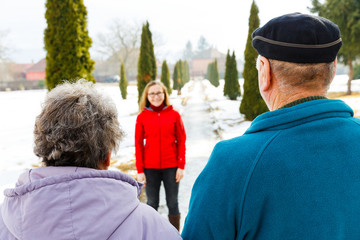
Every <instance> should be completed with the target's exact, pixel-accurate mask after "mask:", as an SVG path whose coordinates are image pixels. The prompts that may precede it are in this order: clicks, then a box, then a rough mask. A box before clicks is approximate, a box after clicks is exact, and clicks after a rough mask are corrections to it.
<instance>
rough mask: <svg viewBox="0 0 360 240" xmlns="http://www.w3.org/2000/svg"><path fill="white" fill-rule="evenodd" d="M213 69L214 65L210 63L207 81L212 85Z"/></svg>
mask: <svg viewBox="0 0 360 240" xmlns="http://www.w3.org/2000/svg"><path fill="white" fill-rule="evenodd" d="M212 68H213V63H212V62H211V63H209V64H208V66H207V71H206V76H205V77H206V79H207V80H209V82H210V83H211V84H212V82H211V79H212V76H211V74H212V73H213V71H212Z"/></svg>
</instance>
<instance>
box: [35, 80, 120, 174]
mask: <svg viewBox="0 0 360 240" xmlns="http://www.w3.org/2000/svg"><path fill="white" fill-rule="evenodd" d="M123 135H124V133H123V131H122V130H121V128H120V126H119V122H118V119H117V110H116V106H115V104H114V102H113V101H112V100H111V99H110V98H109V97H107V96H104V95H102V94H100V93H99V92H98V91H97V90H96V89H95V87H94V84H93V83H91V82H87V81H86V80H85V79H81V80H79V81H77V82H76V83H68V82H66V83H64V84H61V85H58V86H57V87H56V88H54V89H53V90H52V91H50V92H49V93H48V94H47V96H46V99H45V102H44V103H43V105H42V111H41V113H40V115H39V116H37V118H36V121H35V129H34V137H35V140H34V141H35V147H34V153H35V154H36V155H37V156H38V157H40V158H42V161H43V163H44V164H45V165H46V166H78V167H88V168H95V169H97V168H98V166H99V163H102V162H103V161H104V160H105V159H106V156H107V154H108V153H109V151H112V150H114V151H116V150H117V149H118V146H119V143H120V140H121V139H122V137H123Z"/></svg>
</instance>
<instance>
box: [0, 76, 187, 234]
mask: <svg viewBox="0 0 360 240" xmlns="http://www.w3.org/2000/svg"><path fill="white" fill-rule="evenodd" d="M34 135H35V147H34V152H35V154H36V155H37V156H39V157H40V158H41V159H42V162H43V164H44V165H45V167H42V168H37V169H31V170H28V171H26V172H25V173H24V174H22V175H21V176H20V177H19V180H18V182H17V184H16V187H15V188H13V189H7V190H5V200H4V203H3V205H2V206H1V216H0V239H37V240H41V239H67V240H69V239H87V240H88V239H94V240H95V239H96V240H99V239H181V237H180V236H179V233H178V232H177V231H176V229H175V228H174V227H172V226H171V225H170V224H169V222H168V221H167V220H166V219H164V218H162V217H161V216H160V215H159V214H158V213H157V212H156V211H155V210H154V209H152V208H151V207H149V206H147V205H146V204H143V203H140V202H139V200H138V196H139V193H140V192H141V186H140V185H139V183H138V182H136V181H135V180H134V179H133V178H131V177H130V176H128V175H126V174H123V173H120V172H117V171H107V168H108V167H109V165H110V156H111V152H112V151H113V150H116V149H117V148H118V145H119V141H120V140H121V138H122V136H123V131H122V130H121V129H120V128H119V122H118V120H117V111H116V108H115V105H114V103H113V102H112V101H111V99H109V98H107V97H105V96H103V95H101V94H100V93H99V92H98V91H96V89H95V88H94V85H93V84H92V83H89V82H86V81H84V80H80V81H78V82H76V83H74V84H70V83H65V84H62V85H60V86H58V87H56V88H55V89H53V90H52V91H51V92H49V93H48V95H47V97H46V100H45V103H44V104H43V108H42V111H41V113H40V115H39V116H38V117H37V118H36V122H35V130H34Z"/></svg>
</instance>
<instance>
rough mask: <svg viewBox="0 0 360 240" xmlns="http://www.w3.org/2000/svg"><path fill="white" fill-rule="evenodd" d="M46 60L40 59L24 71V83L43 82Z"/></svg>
mask: <svg viewBox="0 0 360 240" xmlns="http://www.w3.org/2000/svg"><path fill="white" fill-rule="evenodd" d="M45 68H46V60H45V58H43V59H41V60H40V61H39V62H37V63H35V64H34V65H33V66H31V67H30V68H28V69H27V70H26V71H25V79H26V81H38V80H45Z"/></svg>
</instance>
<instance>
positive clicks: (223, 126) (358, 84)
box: [0, 75, 360, 202]
mask: <svg viewBox="0 0 360 240" xmlns="http://www.w3.org/2000/svg"><path fill="white" fill-rule="evenodd" d="M346 82H347V76H346V75H338V76H336V78H335V80H334V81H333V83H332V84H331V87H330V89H329V91H330V97H331V96H335V95H336V96H337V98H340V99H342V100H344V101H345V102H346V103H347V104H349V105H350V106H351V107H352V108H353V109H354V110H355V112H356V116H357V117H360V95H359V94H356V92H358V93H360V80H355V81H353V83H352V90H353V91H354V93H355V94H354V95H351V96H345V95H343V94H338V92H346ZM202 86H203V90H204V91H205V93H206V97H205V99H204V100H205V101H207V103H208V106H209V112H210V118H211V120H212V122H213V125H212V126H213V130H214V131H215V132H217V133H218V135H219V138H220V139H229V138H232V137H236V136H239V135H241V134H243V133H244V132H245V131H246V129H247V128H248V127H249V125H250V124H251V122H250V121H245V119H244V117H243V115H241V114H240V113H239V107H240V101H241V97H239V98H238V99H237V100H236V101H231V100H229V99H227V98H225V97H224V96H223V86H224V81H223V80H221V81H220V86H219V87H217V88H215V87H214V86H212V85H211V84H210V83H209V82H208V81H207V80H202ZM240 86H241V87H242V86H243V80H242V79H240ZM96 87H97V88H98V89H99V90H100V91H102V92H104V93H106V94H109V95H110V96H111V97H112V99H113V100H114V102H115V104H116V106H117V109H118V115H119V122H120V124H121V126H122V128H123V129H124V131H125V132H126V136H125V137H124V139H123V141H122V142H121V144H120V149H119V151H118V152H117V153H113V155H112V160H113V161H112V163H113V165H112V167H113V168H116V167H119V165H121V164H131V163H133V161H134V159H135V156H134V153H135V149H134V128H135V121H136V116H137V114H138V104H137V88H136V86H135V85H130V86H129V87H128V97H127V99H126V100H123V99H121V95H120V90H119V87H118V86H117V85H116V84H97V85H96ZM192 87H193V82H192V81H190V82H189V83H188V84H186V85H185V87H184V88H183V89H182V95H181V96H178V95H177V92H176V91H173V93H172V95H171V96H170V101H171V103H172V104H173V106H174V108H175V109H176V110H178V111H179V112H180V113H182V112H183V111H184V109H185V104H186V102H187V99H188V98H189V97H190V96H191V94H196V92H192V90H193V89H192ZM241 90H242V89H241ZM46 92H47V91H46V90H29V91H14V92H0V109H1V111H2V115H1V118H0V191H1V190H2V189H4V188H5V187H9V186H12V185H13V183H14V182H15V181H16V178H17V176H18V175H19V173H20V172H21V171H23V170H24V169H28V168H31V167H32V166H33V165H36V164H39V159H38V158H37V157H36V156H35V155H34V154H33V151H32V149H33V126H34V121H35V117H36V116H37V115H38V114H39V113H40V110H41V103H42V102H43V100H44V98H45V95H46ZM242 92H243V90H242ZM335 92H336V93H337V94H335ZM129 173H130V174H132V175H134V171H133V172H131V171H130V172H129ZM1 192H2V191H1ZM1 201H2V194H0V202H1Z"/></svg>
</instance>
